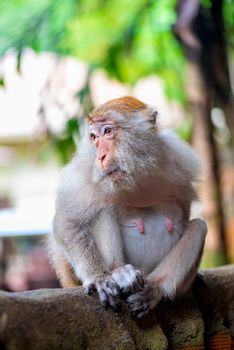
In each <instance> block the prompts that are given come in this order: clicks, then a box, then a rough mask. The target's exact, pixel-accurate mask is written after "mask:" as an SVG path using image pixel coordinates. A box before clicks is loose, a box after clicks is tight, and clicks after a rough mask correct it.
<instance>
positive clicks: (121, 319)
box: [0, 265, 234, 350]
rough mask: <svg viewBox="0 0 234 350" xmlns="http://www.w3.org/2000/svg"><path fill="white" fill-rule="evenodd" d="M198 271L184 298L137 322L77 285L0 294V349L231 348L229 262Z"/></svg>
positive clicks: (233, 272)
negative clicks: (199, 276)
mask: <svg viewBox="0 0 234 350" xmlns="http://www.w3.org/2000/svg"><path fill="white" fill-rule="evenodd" d="M202 274H203V279H201V278H199V279H197V280H196V282H195V283H194V285H193V287H192V288H191V290H190V292H189V293H187V294H186V295H185V296H183V297H181V298H178V299H177V300H174V301H173V302H172V301H167V302H162V303H160V305H159V306H158V307H157V308H156V309H155V310H154V311H153V312H151V314H150V315H149V316H147V317H146V318H144V319H142V320H139V321H135V320H133V319H132V318H131V316H130V315H129V313H128V310H127V308H126V307H125V305H123V310H122V312H121V313H119V314H115V313H113V312H112V311H111V310H105V309H103V308H102V307H101V306H100V305H99V302H98V300H97V298H96V296H95V295H93V296H87V295H85V294H84V292H83V289H82V288H81V287H79V288H71V289H41V290H35V291H28V292H21V293H7V292H0V348H1V349H4V350H31V349H33V350H34V349H35V350H44V349H48V350H53V349H63V350H73V349H76V350H77V349H89V350H92V349H95V350H97V349H101V350H105V349H120V350H122V349H126V350H132V349H149V350H151V349H152V350H164V349H168V348H169V349H184V350H185V349H186V350H187V349H194V350H195V349H197V350H198V349H223V350H225V349H233V348H231V339H234V265H229V266H223V267H220V268H217V269H211V270H206V271H204V272H203V273H202ZM232 346H233V345H232Z"/></svg>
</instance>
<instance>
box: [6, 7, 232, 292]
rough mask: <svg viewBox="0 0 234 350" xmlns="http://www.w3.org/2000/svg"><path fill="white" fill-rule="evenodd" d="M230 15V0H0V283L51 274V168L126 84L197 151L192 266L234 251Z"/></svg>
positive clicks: (10, 286) (41, 281) (56, 169)
mask: <svg viewBox="0 0 234 350" xmlns="http://www.w3.org/2000/svg"><path fill="white" fill-rule="evenodd" d="M123 8H124V9H125V11H122V9H123ZM233 18H234V4H233V2H232V1H228V0H226V1H225V0H223V1H218V0H206V1H193V0H180V1H175V0H167V1H163V0H160V1H156V2H148V1H143V0H138V1H133V2H131V1H127V0H121V1H117V0H110V1H109V2H106V1H103V0H95V1H92V2H91V1H89V0H82V1H79V2H78V1H77V0H68V1H66V2H63V1H60V0H57V1H55V0H43V1H35V0H34V1H32V0H10V1H8V2H2V3H0V54H1V58H0V207H1V208H2V209H1V210H0V288H2V289H7V290H12V291H18V290H26V289H34V288H40V287H54V286H57V285H58V284H57V281H56V278H55V276H54V274H53V271H52V270H51V268H50V266H49V263H48V259H47V253H46V248H45V243H44V241H45V238H46V235H47V234H48V233H49V232H50V231H51V227H52V219H53V215H54V203H55V193H56V188H57V186H58V182H59V173H60V169H61V167H62V166H63V165H64V164H65V163H66V162H68V161H69V159H71V157H72V155H73V154H74V152H76V150H77V144H78V140H79V131H80V128H81V127H82V123H83V118H84V117H85V116H86V115H87V114H88V113H89V111H90V110H91V109H92V108H93V107H94V106H96V105H99V104H100V103H102V102H105V101H106V100H108V99H111V98H116V97H120V96H123V95H126V94H131V95H133V96H135V97H137V98H140V99H142V100H143V101H144V102H146V103H149V104H152V105H155V106H157V108H158V110H159V125H160V126H161V127H172V128H175V129H176V131H177V132H178V134H179V135H180V136H181V137H182V138H184V139H185V140H186V141H188V142H191V143H193V145H194V146H195V147H196V148H197V149H198V150H199V152H200V153H201V155H202V158H203V163H204V178H203V181H202V182H201V185H200V189H199V192H200V197H201V203H197V204H196V205H194V208H193V215H200V216H204V217H205V218H206V220H207V221H208V223H209V233H208V237H207V240H206V247H205V254H204V258H203V260H202V267H211V266H217V265H219V264H224V263H228V262H233V261H234V238H233V235H234V163H233V161H234V152H233V147H234V146H233V132H234V102H233V101H234V100H233V93H232V84H233V80H234V55H233V44H234V20H233ZM77 151H79V149H78V150H77Z"/></svg>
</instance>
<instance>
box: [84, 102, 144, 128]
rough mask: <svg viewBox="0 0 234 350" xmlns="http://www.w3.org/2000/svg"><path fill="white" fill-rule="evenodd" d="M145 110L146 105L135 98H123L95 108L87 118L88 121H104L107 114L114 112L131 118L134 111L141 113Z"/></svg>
mask: <svg viewBox="0 0 234 350" xmlns="http://www.w3.org/2000/svg"><path fill="white" fill-rule="evenodd" d="M146 109H147V105H146V104H145V103H143V102H141V101H139V100H138V99H136V98H135V97H132V96H124V97H120V98H116V99H113V100H110V101H108V102H106V103H104V104H102V105H101V106H99V107H97V108H96V109H95V110H94V111H93V112H92V113H90V115H89V116H88V121H89V122H92V121H94V120H95V121H97V120H103V119H105V116H106V114H107V112H109V111H114V112H119V113H123V114H124V115H125V116H127V117H131V116H132V115H133V112H134V111H143V110H146Z"/></svg>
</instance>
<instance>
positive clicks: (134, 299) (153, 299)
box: [127, 284, 162, 318]
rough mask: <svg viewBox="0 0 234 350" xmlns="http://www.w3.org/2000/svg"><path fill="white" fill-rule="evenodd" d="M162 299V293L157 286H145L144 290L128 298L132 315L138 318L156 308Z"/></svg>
mask: <svg viewBox="0 0 234 350" xmlns="http://www.w3.org/2000/svg"><path fill="white" fill-rule="evenodd" d="M161 298H162V293H161V292H160V290H159V288H158V287H157V286H152V285H150V284H148V285H145V287H144V289H143V290H141V291H139V292H137V293H134V294H131V295H130V296H129V297H128V298H127V304H128V307H129V310H130V312H131V314H132V315H133V316H134V317H136V318H141V317H143V316H145V315H147V313H148V312H149V311H150V310H152V309H153V308H155V306H156V305H157V304H158V302H159V301H160V300H161Z"/></svg>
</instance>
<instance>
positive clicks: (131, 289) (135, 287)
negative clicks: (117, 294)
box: [112, 264, 144, 297]
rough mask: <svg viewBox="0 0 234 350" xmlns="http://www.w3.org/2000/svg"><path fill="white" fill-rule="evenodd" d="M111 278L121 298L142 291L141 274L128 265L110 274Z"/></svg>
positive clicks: (142, 281)
mask: <svg viewBox="0 0 234 350" xmlns="http://www.w3.org/2000/svg"><path fill="white" fill-rule="evenodd" d="M112 277H113V279H114V281H115V282H116V284H117V285H118V287H119V289H120V291H121V295H122V297H127V296H128V295H129V294H132V293H136V292H138V291H140V290H142V288H143V286H144V279H143V277H142V275H141V272H140V271H138V270H136V269H135V268H134V267H133V266H132V265H130V264H128V265H124V266H121V267H118V268H116V269H115V270H114V271H113V272H112Z"/></svg>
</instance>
